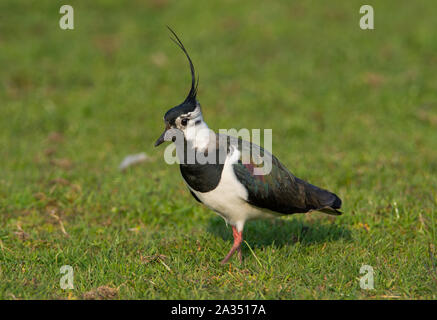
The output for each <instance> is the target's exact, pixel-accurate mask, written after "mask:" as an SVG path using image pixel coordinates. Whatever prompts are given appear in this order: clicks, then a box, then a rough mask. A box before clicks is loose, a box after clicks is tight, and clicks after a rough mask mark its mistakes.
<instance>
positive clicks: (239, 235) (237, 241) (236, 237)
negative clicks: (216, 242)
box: [221, 227, 243, 264]
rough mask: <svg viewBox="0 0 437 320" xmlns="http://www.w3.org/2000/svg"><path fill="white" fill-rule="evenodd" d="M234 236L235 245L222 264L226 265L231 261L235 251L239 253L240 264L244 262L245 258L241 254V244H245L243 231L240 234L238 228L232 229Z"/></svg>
mask: <svg viewBox="0 0 437 320" xmlns="http://www.w3.org/2000/svg"><path fill="white" fill-rule="evenodd" d="M232 234H233V236H234V245H233V246H232V248H231V250H229V253H228V254H227V255H226V257H225V258H224V259H223V260H222V262H221V263H222V264H225V263H227V262H228V261H229V259H230V258H231V257H232V255H233V254H234V253H235V251H238V257H239V259H240V262H242V260H243V257H242V253H241V243H242V242H243V231H241V232H238V231H237V228H235V227H232Z"/></svg>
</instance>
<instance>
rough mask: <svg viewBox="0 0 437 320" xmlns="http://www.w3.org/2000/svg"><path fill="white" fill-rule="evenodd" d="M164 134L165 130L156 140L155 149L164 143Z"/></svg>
mask: <svg viewBox="0 0 437 320" xmlns="http://www.w3.org/2000/svg"><path fill="white" fill-rule="evenodd" d="M166 132H167V129H165V130H164V132H163V133H162V134H161V136H160V137H159V138H158V140H156V142H155V147H157V146H159V145H160V144H161V143H163V142H164V141H165V140H164V136H165V133H166Z"/></svg>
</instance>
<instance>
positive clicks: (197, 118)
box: [155, 27, 203, 147]
mask: <svg viewBox="0 0 437 320" xmlns="http://www.w3.org/2000/svg"><path fill="white" fill-rule="evenodd" d="M168 29H169V30H170V32H171V33H172V34H173V35H174V36H175V38H176V39H173V38H171V39H172V40H173V41H174V42H175V43H176V44H177V45H178V46H179V48H181V49H182V51H183V52H184V53H185V55H186V56H187V58H188V62H189V64H190V70H191V89H190V92H189V93H188V96H187V97H186V98H185V100H184V101H183V102H182V103H181V104H179V105H177V106H175V107H173V108H171V109H170V110H168V111H167V112H166V114H165V115H164V122H165V130H164V132H163V133H162V134H161V136H160V137H159V138H158V140H156V142H155V147H157V146H159V145H160V144H161V143H163V142H164V141H173V140H172V136H171V135H166V133H167V131H168V130H170V129H178V130H181V131H182V132H183V133H184V135H185V136H187V132H188V131H189V130H190V129H194V127H195V126H196V125H197V124H199V123H202V122H203V119H202V112H201V110H200V104H199V102H198V101H197V98H196V96H197V85H198V83H199V81H198V80H197V81H196V74H195V70H194V65H193V62H192V61H191V58H190V56H189V55H188V52H187V50H186V49H185V47H184V45H183V44H182V41H181V40H180V39H179V37H178V36H177V35H176V33H175V32H174V31H173V30H172V29H170V28H169V27H168Z"/></svg>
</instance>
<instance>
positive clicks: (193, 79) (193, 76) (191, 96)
mask: <svg viewBox="0 0 437 320" xmlns="http://www.w3.org/2000/svg"><path fill="white" fill-rule="evenodd" d="M167 28H168V30H170V32H171V33H172V34H173V35H174V36H175V38H176V39H173V38H172V37H170V39H171V40H173V42H174V43H176V44H177V46H178V47H179V48H181V50H182V51H183V52H184V53H185V55H186V56H187V58H188V62H189V63H190V69H191V89H190V92H189V93H188V96H187V98H186V99H185V102H192V103H196V95H197V86H198V85H199V79H197V82H196V71H195V70H194V65H193V62H192V61H191V58H190V56H189V55H188V52H187V49H185V47H184V44H183V43H182V41H181V39H179V37H178V36H177V34H176V33H175V32H174V31H173V30H172V29H171V28H170V27H169V26H167Z"/></svg>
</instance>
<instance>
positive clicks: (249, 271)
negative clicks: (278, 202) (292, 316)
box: [0, 0, 437, 299]
mask: <svg viewBox="0 0 437 320" xmlns="http://www.w3.org/2000/svg"><path fill="white" fill-rule="evenodd" d="M64 2H65V4H70V5H72V6H73V7H74V13H75V20H74V24H75V29H74V30H66V31H64V30H61V29H60V28H59V25H58V22H59V18H60V17H61V15H60V14H59V8H60V6H61V3H60V2H59V1H49V0H43V1H35V0H33V1H30V0H3V1H1V2H0V298H1V299H35V298H37V299H82V298H93V297H103V298H115V299H225V298H229V299H381V298H383V299H384V298H385V299H406V298H413V299H437V270H436V268H437V267H436V265H437V231H436V229H437V211H436V201H437V200H436V199H437V41H436V37H435V30H437V19H435V11H436V9H437V3H436V2H435V1H430V0H429V1H425V0H418V1H410V2H408V3H399V2H398V1H394V0H393V1H370V2H368V4H372V5H373V6H374V10H375V29H374V30H368V31H363V30H361V29H360V28H359V19H360V17H361V16H360V14H359V8H360V6H361V5H362V4H364V3H362V1H330V2H329V4H328V3H327V2H326V1H294V2H291V1H286V0H284V1H276V2H266V1H252V0H250V1H249V0H244V1H239V2H235V1H231V0H225V1H208V2H207V1H202V2H199V1H172V0H151V1H140V0H136V1H115V0H113V1H110V0H107V1H103V0H95V1H77V0H67V1H64ZM64 2H63V3H62V4H64ZM166 25H170V26H171V27H172V28H174V29H175V30H176V32H178V33H179V35H180V36H181V38H182V40H183V41H184V43H185V46H186V47H187V49H188V50H189V52H190V54H191V57H192V59H193V61H194V63H195V66H196V69H197V71H198V73H199V74H200V85H199V95H198V97H199V101H200V103H201V104H202V107H203V113H204V116H205V120H206V121H207V123H208V124H209V126H210V127H211V128H212V129H215V130H218V129H219V128H236V129H240V128H248V129H252V128H260V129H273V150H272V151H273V153H274V154H275V155H276V156H277V157H278V158H279V159H280V160H281V161H282V162H283V163H284V164H285V165H286V166H287V167H288V168H289V169H290V170H291V171H292V172H293V173H294V174H295V175H297V176H298V177H300V178H302V179H305V180H307V181H309V182H311V183H314V184H316V185H319V186H321V187H324V188H327V189H329V190H332V191H333V192H335V193H337V194H338V195H339V196H340V197H341V198H342V200H343V212H344V214H343V215H342V216H339V217H332V216H328V215H325V214H322V213H310V214H305V215H293V216H289V217H286V218H284V219H280V220H274V221H257V222H249V223H248V224H247V225H246V229H245V240H246V241H247V244H246V243H245V244H244V248H243V259H244V262H243V264H242V265H240V264H239V263H238V260H237V259H236V258H234V259H232V260H231V264H228V265H225V266H222V265H220V263H219V262H220V260H221V259H222V258H223V257H224V256H225V255H226V253H227V251H228V250H229V248H230V246H231V243H232V231H231V228H230V227H227V226H226V225H225V223H224V221H223V220H222V219H221V218H220V217H219V216H217V215H215V214H214V213H213V212H212V211H210V210H208V209H207V208H205V207H203V206H201V205H200V204H198V203H197V202H196V201H195V200H194V199H193V198H192V197H191V195H190V193H189V192H188V190H187V189H186V187H185V185H184V183H183V181H182V178H181V176H180V173H179V168H178V167H177V165H167V164H166V163H165V161H164V158H163V154H164V149H165V148H164V147H161V148H154V147H153V143H154V142H155V140H156V139H157V138H158V136H159V135H160V134H161V132H162V130H163V128H164V124H163V121H162V118H163V115H164V113H165V112H166V111H167V110H168V109H169V108H170V107H173V106H175V105H177V104H179V103H180V102H182V100H183V99H184V98H185V96H186V94H187V92H188V89H189V86H190V79H189V69H188V66H187V62H186V59H185V57H184V56H183V54H182V53H181V51H180V50H179V49H178V48H177V47H176V46H175V45H174V43H172V42H171V41H170V39H169V32H168V30H167V29H166V27H165V26H166ZM139 152H146V153H147V155H148V156H149V161H147V162H145V163H142V164H141V165H137V166H134V167H131V168H129V169H127V170H126V171H125V172H120V171H119V170H118V165H119V164H120V162H121V161H122V160H123V158H124V157H125V156H127V155H129V154H135V153H139ZM63 265H70V266H72V267H73V270H74V289H73V290H63V289H61V287H60V279H61V277H62V274H61V273H60V268H61V267H62V266H63ZM362 265H369V266H372V267H373V269H374V289H373V290H363V289H361V288H360V278H361V277H362V276H363V275H362V274H360V268H361V266H362ZM103 286H104V287H106V288H107V290H106V291H104V290H103V289H100V291H99V290H97V288H99V287H103ZM103 291H104V292H103ZM99 294H100V296H99Z"/></svg>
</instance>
